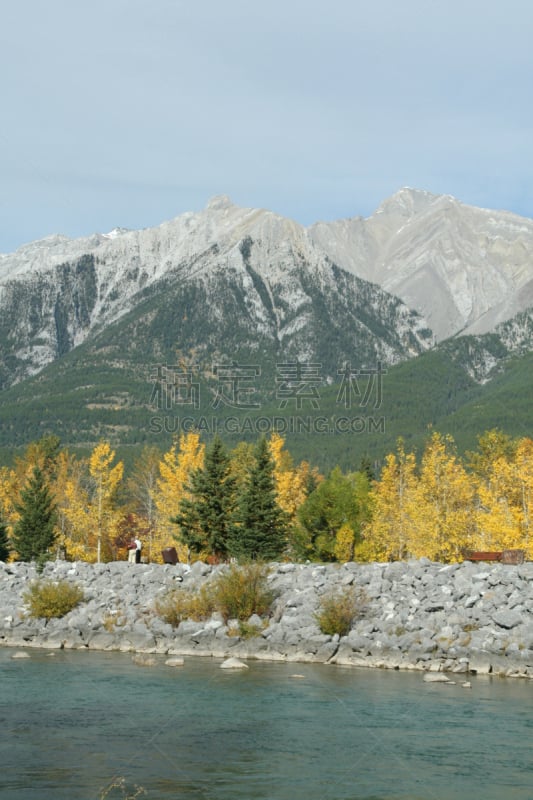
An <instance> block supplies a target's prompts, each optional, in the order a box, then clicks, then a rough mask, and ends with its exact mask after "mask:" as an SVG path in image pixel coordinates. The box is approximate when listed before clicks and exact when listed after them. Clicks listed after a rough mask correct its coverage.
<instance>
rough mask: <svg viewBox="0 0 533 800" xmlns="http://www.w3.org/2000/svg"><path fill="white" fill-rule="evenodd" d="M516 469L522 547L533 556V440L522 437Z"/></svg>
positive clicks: (516, 459)
mask: <svg viewBox="0 0 533 800" xmlns="http://www.w3.org/2000/svg"><path fill="white" fill-rule="evenodd" d="M514 464H515V470H516V479H517V487H518V491H519V504H520V527H521V531H522V544H521V547H523V548H524V550H525V551H526V554H527V557H528V558H533V537H532V529H531V526H532V514H533V507H532V504H533V440H532V439H530V438H523V439H520V440H519V442H518V446H517V448H516V455H515V460H514Z"/></svg>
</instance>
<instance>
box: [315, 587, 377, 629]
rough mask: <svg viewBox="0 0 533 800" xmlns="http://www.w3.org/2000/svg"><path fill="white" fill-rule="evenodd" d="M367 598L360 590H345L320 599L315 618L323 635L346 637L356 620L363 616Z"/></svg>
mask: <svg viewBox="0 0 533 800" xmlns="http://www.w3.org/2000/svg"><path fill="white" fill-rule="evenodd" d="M365 603H366V596H365V594H364V592H363V591H361V590H360V589H359V590H358V589H353V588H348V589H343V590H337V591H334V592H330V593H329V594H327V595H324V596H323V597H322V598H321V599H320V604H319V607H318V611H317V612H316V613H315V615H314V617H315V620H316V621H317V624H318V627H319V628H320V630H321V632H322V633H325V634H327V635H328V636H333V635H334V634H336V633H338V634H339V636H346V635H347V634H348V633H349V632H350V629H351V627H352V624H353V622H354V620H355V619H356V618H357V617H358V616H359V615H360V614H361V612H362V610H363V608H364V606H365Z"/></svg>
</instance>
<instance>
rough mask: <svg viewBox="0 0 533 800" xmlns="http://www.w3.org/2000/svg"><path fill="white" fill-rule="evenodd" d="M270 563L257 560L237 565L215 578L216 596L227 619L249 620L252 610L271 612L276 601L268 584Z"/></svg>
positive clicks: (217, 607) (217, 604)
mask: <svg viewBox="0 0 533 800" xmlns="http://www.w3.org/2000/svg"><path fill="white" fill-rule="evenodd" d="M267 577H268V567H267V566H265V565H264V564H261V563H260V562H257V561H254V562H251V563H249V564H243V565H242V566H237V565H233V566H231V567H230V568H229V570H228V571H227V572H223V573H222V574H221V575H218V576H217V577H216V578H215V580H214V581H213V599H214V602H215V607H216V610H217V611H219V612H220V613H221V614H222V618H223V619H224V622H227V621H228V620H229V619H238V620H240V621H246V620H247V619H248V618H249V617H251V616H252V614H258V615H259V616H260V617H261V616H264V615H265V614H268V612H269V611H270V607H271V605H272V603H273V602H274V597H275V595H274V592H273V591H272V590H271V589H270V588H269V587H268V584H267Z"/></svg>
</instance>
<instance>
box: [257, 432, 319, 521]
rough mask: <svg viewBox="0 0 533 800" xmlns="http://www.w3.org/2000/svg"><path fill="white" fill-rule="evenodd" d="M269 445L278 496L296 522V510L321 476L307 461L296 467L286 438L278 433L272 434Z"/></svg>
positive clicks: (282, 507)
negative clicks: (310, 487) (286, 445)
mask: <svg viewBox="0 0 533 800" xmlns="http://www.w3.org/2000/svg"><path fill="white" fill-rule="evenodd" d="M269 446H270V452H271V454H272V460H273V463H274V483H275V487H276V498H277V501H278V504H279V506H280V508H281V509H282V510H283V511H285V513H286V514H287V517H288V520H289V521H290V522H291V523H294V522H295V521H296V512H297V511H298V509H299V508H300V506H301V505H302V503H303V502H304V500H305V499H306V497H307V496H308V494H309V486H310V485H311V484H312V485H316V484H318V482H319V481H320V478H321V476H320V475H319V473H318V470H316V468H315V469H311V467H310V465H309V463H308V462H307V461H302V462H301V463H300V464H299V465H298V466H297V467H295V466H294V464H293V460H292V456H291V454H290V453H289V451H288V450H286V449H285V440H284V438H283V437H282V436H280V435H279V434H278V433H273V434H272V436H271V438H270V441H269Z"/></svg>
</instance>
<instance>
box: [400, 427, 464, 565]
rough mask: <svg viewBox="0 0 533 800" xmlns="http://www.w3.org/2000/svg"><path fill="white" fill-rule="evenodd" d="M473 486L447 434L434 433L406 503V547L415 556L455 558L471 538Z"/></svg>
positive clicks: (446, 559)
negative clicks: (413, 488) (407, 517)
mask: <svg viewBox="0 0 533 800" xmlns="http://www.w3.org/2000/svg"><path fill="white" fill-rule="evenodd" d="M474 509H475V487H474V484H473V481H472V479H471V478H470V476H469V475H468V474H467V472H466V470H465V468H464V466H463V464H462V463H461V461H460V460H459V458H458V457H457V455H456V453H455V448H454V442H453V439H452V437H451V436H443V435H442V434H439V433H434V434H433V435H432V436H431V438H430V439H429V441H428V442H427V444H426V448H425V450H424V454H423V456H422V461H421V465H420V474H419V479H418V481H417V484H416V486H415V490H414V492H413V493H412V494H411V497H410V498H409V502H408V504H407V514H408V516H409V520H410V524H409V535H408V542H407V547H408V550H409V551H410V552H411V553H412V554H413V555H414V556H415V557H417V558H420V557H421V556H427V557H428V558H431V559H433V560H434V561H444V562H447V561H459V560H461V559H462V552H463V550H465V549H470V548H471V547H472V543H473V541H474V540H475V534H476V526H475V513H474Z"/></svg>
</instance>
